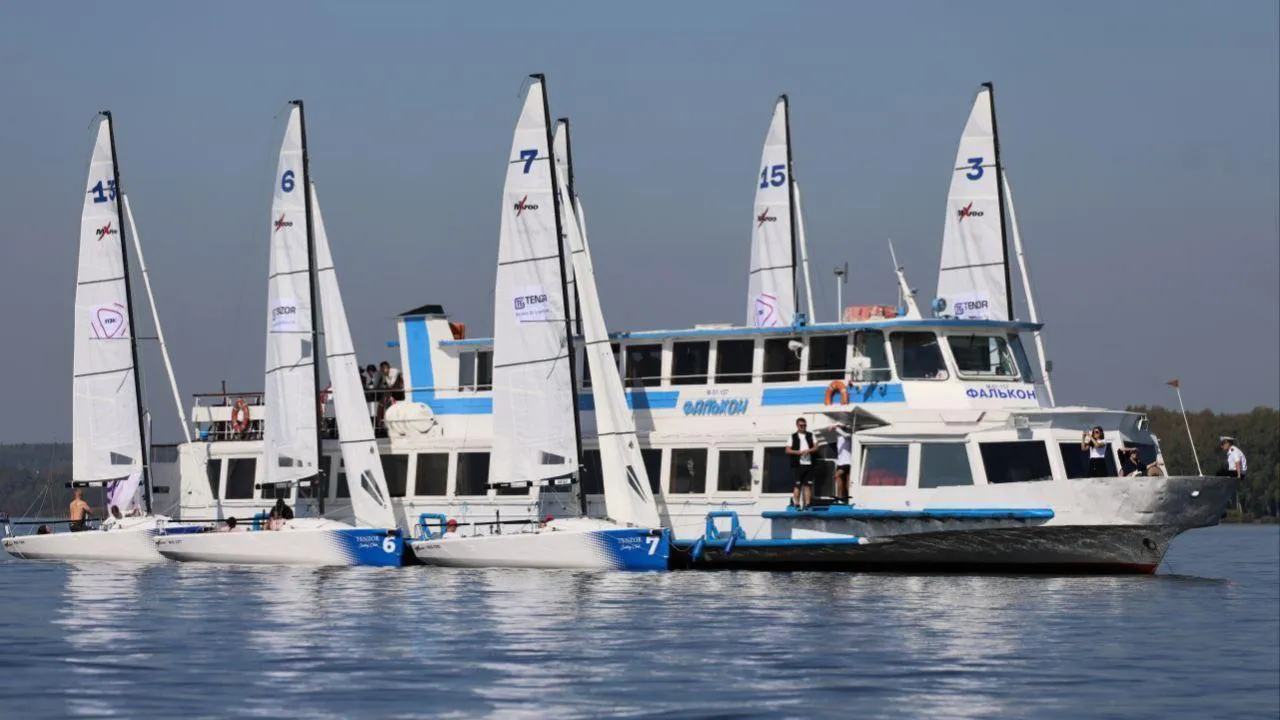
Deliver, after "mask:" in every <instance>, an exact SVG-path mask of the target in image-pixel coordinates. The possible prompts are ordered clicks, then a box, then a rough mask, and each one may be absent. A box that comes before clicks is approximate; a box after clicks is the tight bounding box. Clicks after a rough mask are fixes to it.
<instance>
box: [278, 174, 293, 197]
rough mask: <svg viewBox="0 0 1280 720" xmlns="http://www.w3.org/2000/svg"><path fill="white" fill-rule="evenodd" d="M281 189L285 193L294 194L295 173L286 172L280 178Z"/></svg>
mask: <svg viewBox="0 0 1280 720" xmlns="http://www.w3.org/2000/svg"><path fill="white" fill-rule="evenodd" d="M280 189H281V190H283V191H285V192H293V171H292V170H285V171H284V174H283V175H281V176H280Z"/></svg>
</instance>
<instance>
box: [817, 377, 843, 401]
mask: <svg viewBox="0 0 1280 720" xmlns="http://www.w3.org/2000/svg"><path fill="white" fill-rule="evenodd" d="M836 393H839V394H840V404H841V405H848V404H849V388H848V387H846V386H845V384H844V381H842V380H832V381H831V384H830V385H828V386H827V394H826V396H825V397H823V399H822V401H823V402H824V403H826V404H827V405H830V404H831V401H832V400H834V399H835V396H836Z"/></svg>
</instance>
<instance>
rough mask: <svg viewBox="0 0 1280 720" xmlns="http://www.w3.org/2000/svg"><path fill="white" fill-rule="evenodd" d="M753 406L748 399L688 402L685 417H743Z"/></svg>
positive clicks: (685, 405) (686, 402) (685, 406)
mask: <svg viewBox="0 0 1280 720" xmlns="http://www.w3.org/2000/svg"><path fill="white" fill-rule="evenodd" d="M750 405H751V401H750V400H748V399H746V398H726V399H724V400H716V399H715V398H708V399H706V400H686V401H685V403H684V414H685V415H696V416H703V415H742V414H744V413H746V412H747V408H748V407H749V406H750Z"/></svg>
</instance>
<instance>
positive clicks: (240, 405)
mask: <svg viewBox="0 0 1280 720" xmlns="http://www.w3.org/2000/svg"><path fill="white" fill-rule="evenodd" d="M231 429H232V430H235V431H236V433H243V432H244V431H245V430H248V429H249V403H247V402H245V401H244V398H238V399H237V400H236V402H235V404H234V405H232V406H231Z"/></svg>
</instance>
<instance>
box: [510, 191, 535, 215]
mask: <svg viewBox="0 0 1280 720" xmlns="http://www.w3.org/2000/svg"><path fill="white" fill-rule="evenodd" d="M513 207H514V208H515V211H516V217H520V213H522V212H524V211H525V210H537V209H538V204H537V203H531V202H529V196H528V195H525V196H524V197H522V198H520V202H518V203H516V204H515V205H514V206H513Z"/></svg>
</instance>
